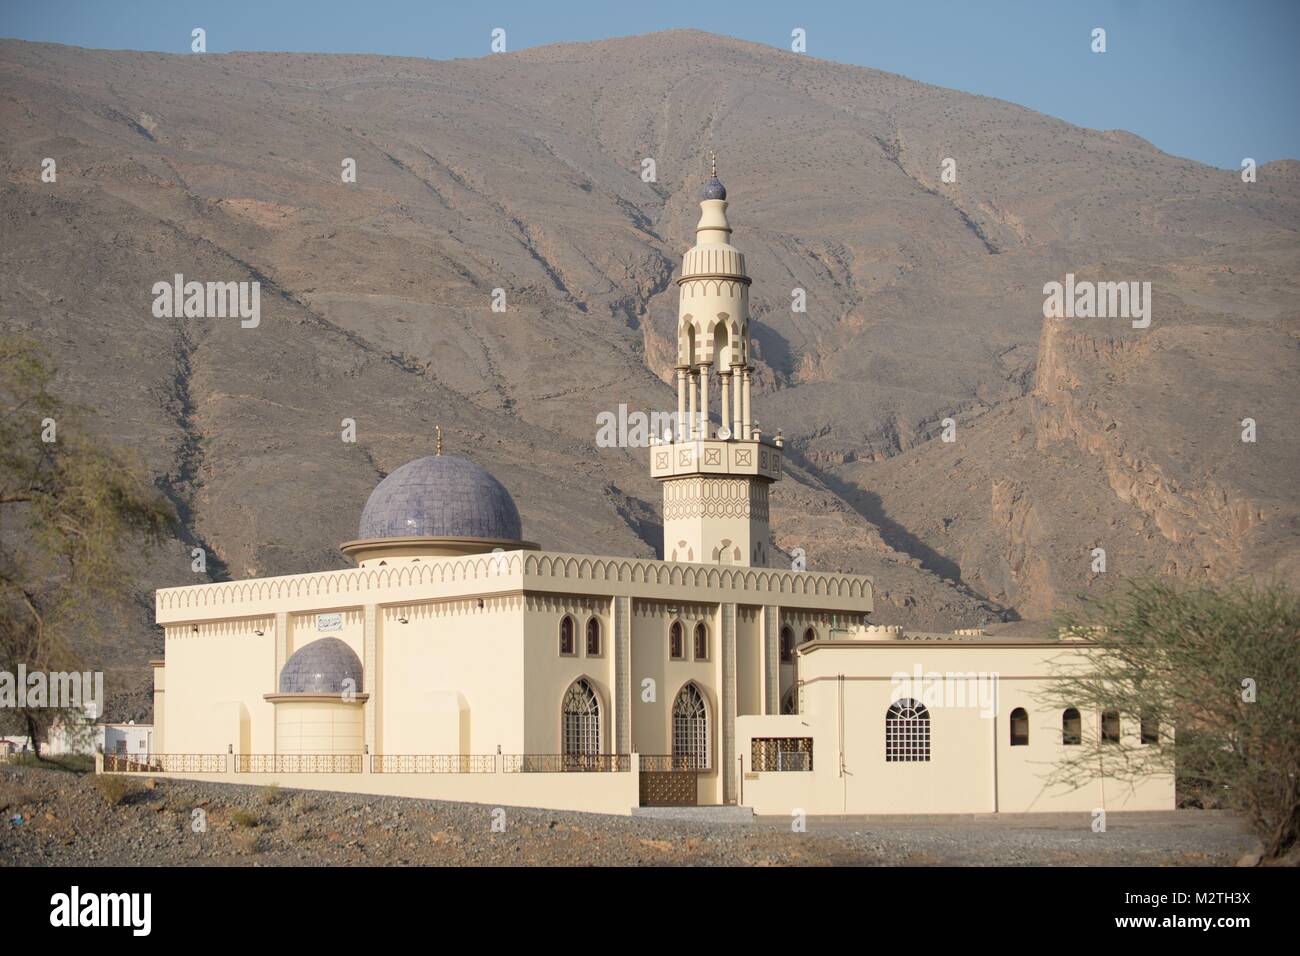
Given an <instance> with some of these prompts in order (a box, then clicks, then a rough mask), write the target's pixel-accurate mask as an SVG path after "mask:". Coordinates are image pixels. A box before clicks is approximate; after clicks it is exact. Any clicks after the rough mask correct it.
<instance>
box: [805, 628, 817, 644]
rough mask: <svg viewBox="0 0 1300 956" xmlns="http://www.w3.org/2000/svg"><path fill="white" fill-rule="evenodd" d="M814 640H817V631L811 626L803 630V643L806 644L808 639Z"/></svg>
mask: <svg viewBox="0 0 1300 956" xmlns="http://www.w3.org/2000/svg"><path fill="white" fill-rule="evenodd" d="M815 640H817V632H816V631H815V630H813V629H812V628H811V627H810V628H808V629H807V630H806V631H804V632H803V642H804V643H805V644H807V643H808V642H809V641H815Z"/></svg>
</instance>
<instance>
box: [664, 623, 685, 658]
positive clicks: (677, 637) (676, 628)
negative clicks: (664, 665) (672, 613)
mask: <svg viewBox="0 0 1300 956" xmlns="http://www.w3.org/2000/svg"><path fill="white" fill-rule="evenodd" d="M668 656H669V657H670V658H671V659H672V660H675V661H684V660H686V635H685V630H684V628H683V627H682V622H681V621H673V623H672V625H671V626H670V627H669V628H668Z"/></svg>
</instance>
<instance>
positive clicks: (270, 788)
mask: <svg viewBox="0 0 1300 956" xmlns="http://www.w3.org/2000/svg"><path fill="white" fill-rule="evenodd" d="M261 796H262V802H263V803H264V804H266V805H267V806H268V807H269V806H270V805H271V804H273V803H276V802H278V801H279V799H280V796H281V794H280V785H279V784H278V783H272V784H267V785H266V786H265V787H263V788H262V790H261Z"/></svg>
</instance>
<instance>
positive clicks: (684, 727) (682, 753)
mask: <svg viewBox="0 0 1300 956" xmlns="http://www.w3.org/2000/svg"><path fill="white" fill-rule="evenodd" d="M673 767H674V768H680V769H682V770H707V769H708V768H709V708H708V705H707V704H706V703H705V702H704V695H703V694H702V693H700V689H699V688H698V687H696V686H695V684H693V683H692V684H687V685H686V686H684V687H683V688H682V689H681V690H680V691H678V692H677V698H676V699H675V700H674V701H673Z"/></svg>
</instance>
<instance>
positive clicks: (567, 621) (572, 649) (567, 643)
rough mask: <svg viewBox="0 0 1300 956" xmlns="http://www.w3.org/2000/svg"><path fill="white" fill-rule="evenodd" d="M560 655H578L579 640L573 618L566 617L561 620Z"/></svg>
mask: <svg viewBox="0 0 1300 956" xmlns="http://www.w3.org/2000/svg"><path fill="white" fill-rule="evenodd" d="M560 653H561V654H562V655H564V656H565V657H572V656H573V655H574V654H577V653H578V644H577V639H576V638H575V636H574V627H573V618H571V617H570V616H569V615H567V614H566V615H564V617H562V618H560Z"/></svg>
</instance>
